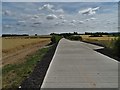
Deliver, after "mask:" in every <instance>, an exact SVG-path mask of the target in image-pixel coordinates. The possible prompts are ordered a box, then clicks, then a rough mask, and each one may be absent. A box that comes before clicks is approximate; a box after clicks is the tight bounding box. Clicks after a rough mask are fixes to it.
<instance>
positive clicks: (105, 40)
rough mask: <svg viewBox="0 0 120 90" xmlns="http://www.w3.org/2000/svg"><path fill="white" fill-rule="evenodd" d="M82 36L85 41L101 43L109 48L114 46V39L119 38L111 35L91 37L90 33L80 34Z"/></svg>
mask: <svg viewBox="0 0 120 90" xmlns="http://www.w3.org/2000/svg"><path fill="white" fill-rule="evenodd" d="M80 36H81V37H82V39H83V41H88V42H94V43H100V44H102V45H104V46H106V47H109V48H113V44H114V41H115V39H117V37H114V36H109V35H103V36H102V37H89V36H90V35H80Z"/></svg>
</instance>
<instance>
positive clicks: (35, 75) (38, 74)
mask: <svg viewBox="0 0 120 90" xmlns="http://www.w3.org/2000/svg"><path fill="white" fill-rule="evenodd" d="M56 47H57V44H53V45H52V47H51V48H50V49H49V50H48V51H47V53H46V54H45V55H44V56H43V58H42V59H41V60H40V61H39V62H38V63H37V65H36V66H35V68H34V70H33V72H32V73H31V74H30V75H29V77H28V78H26V79H25V80H24V81H23V82H22V83H21V86H20V87H21V89H23V90H26V89H28V90H29V89H34V90H36V89H38V90H40V87H41V85H42V82H43V80H44V77H45V75H46V72H47V69H48V67H49V64H50V62H51V60H52V58H53V55H54V52H55V50H56Z"/></svg>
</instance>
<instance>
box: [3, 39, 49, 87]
mask: <svg viewBox="0 0 120 90" xmlns="http://www.w3.org/2000/svg"><path fill="white" fill-rule="evenodd" d="M49 43H50V37H3V38H2V46H3V47H2V67H3V68H2V71H3V73H2V75H3V77H2V81H3V82H2V83H3V88H11V87H18V86H19V85H20V83H21V82H22V81H23V80H24V79H25V78H26V77H27V76H29V74H30V73H31V72H32V71H33V69H34V67H35V65H36V63H37V62H38V61H39V60H40V59H41V58H42V56H43V55H44V54H45V53H46V52H47V51H48V49H49V47H46V45H47V44H49Z"/></svg>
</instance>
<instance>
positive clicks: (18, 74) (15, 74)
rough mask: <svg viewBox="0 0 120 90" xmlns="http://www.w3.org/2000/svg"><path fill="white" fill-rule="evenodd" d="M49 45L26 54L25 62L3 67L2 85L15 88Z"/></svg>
mask: <svg viewBox="0 0 120 90" xmlns="http://www.w3.org/2000/svg"><path fill="white" fill-rule="evenodd" d="M49 48H50V47H47V48H42V49H39V50H38V51H37V52H35V53H34V54H33V55H31V56H27V57H26V58H25V59H26V60H25V62H23V63H20V64H10V65H6V66H5V67H3V71H2V75H3V77H2V81H3V82H2V83H3V84H2V85H3V86H2V87H3V88H16V87H18V86H19V85H20V84H21V82H22V81H23V80H24V79H25V78H26V77H28V76H29V74H30V73H31V72H32V71H33V69H34V67H35V65H36V63H37V62H38V61H40V60H41V58H42V57H43V56H44V55H45V54H46V52H47V51H48V49H49Z"/></svg>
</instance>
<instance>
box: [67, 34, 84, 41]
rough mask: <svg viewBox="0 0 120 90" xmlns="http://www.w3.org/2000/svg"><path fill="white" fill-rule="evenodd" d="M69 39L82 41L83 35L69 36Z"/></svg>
mask: <svg viewBox="0 0 120 90" xmlns="http://www.w3.org/2000/svg"><path fill="white" fill-rule="evenodd" d="M68 39H70V40H81V41H82V37H81V36H75V35H74V36H69V37H68Z"/></svg>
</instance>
